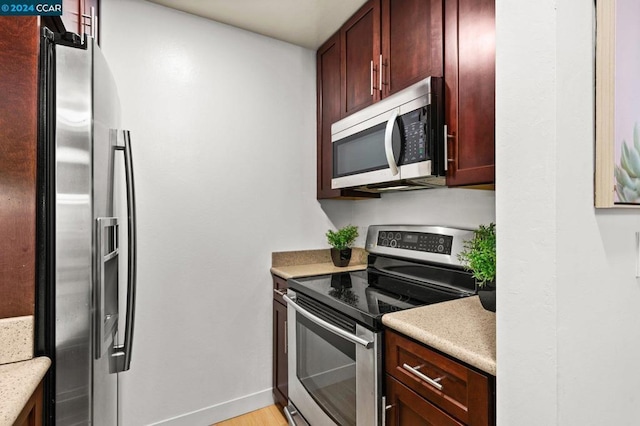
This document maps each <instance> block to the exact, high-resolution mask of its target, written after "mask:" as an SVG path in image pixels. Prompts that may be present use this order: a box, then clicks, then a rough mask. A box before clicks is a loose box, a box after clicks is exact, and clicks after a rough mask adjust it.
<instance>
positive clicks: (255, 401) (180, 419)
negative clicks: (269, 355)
mask: <svg viewBox="0 0 640 426" xmlns="http://www.w3.org/2000/svg"><path fill="white" fill-rule="evenodd" d="M273 403H274V402H273V390H272V388H269V389H265V390H263V391H260V392H256V393H252V394H250V395H246V396H242V397H240V398H236V399H232V400H231V401H226V402H221V403H220V404H216V405H212V406H210V407H205V408H201V409H200V410H196V411H192V412H190V413H185V414H181V415H179V416H176V417H172V418H170V419H166V420H162V421H160V422H157V423H152V424H151V425H149V426H157V425H162V426H194V425H202V426H207V425H211V424H213V423H217V422H221V421H223V420H227V419H230V418H232V417H236V416H239V415H241V414H245V413H248V412H250V411H255V410H259V409H260V408H264V407H267V406H269V405H273Z"/></svg>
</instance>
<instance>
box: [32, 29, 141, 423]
mask: <svg viewBox="0 0 640 426" xmlns="http://www.w3.org/2000/svg"><path fill="white" fill-rule="evenodd" d="M75 40H79V39H78V38H77V37H73V36H71V37H64V36H61V35H59V34H54V33H52V32H51V31H49V30H48V29H46V28H45V29H43V36H42V38H41V59H40V61H41V62H40V100H41V101H40V126H39V127H40V138H39V146H38V201H39V202H38V205H39V207H38V221H37V226H38V229H37V235H38V250H39V253H38V258H37V260H38V279H37V286H38V288H37V302H36V352H37V353H38V354H41V355H46V356H49V357H50V358H51V359H52V369H51V370H50V372H49V373H48V375H47V378H46V382H45V418H46V421H45V423H46V424H56V425H58V426H63V425H96V426H100V425H105V426H115V425H117V424H118V373H121V372H123V371H126V370H128V369H129V367H130V364H131V349H132V343H133V322H134V308H135V289H136V219H135V196H134V182H133V162H132V158H131V138H130V135H129V132H128V131H125V130H121V129H120V105H119V99H118V92H117V88H116V86H115V82H114V80H113V77H112V76H111V73H110V71H109V68H108V66H107V62H106V60H105V58H104V56H103V55H102V53H101V52H100V49H99V48H98V46H97V45H96V44H95V42H94V41H93V39H87V42H86V43H84V44H78V45H76V44H75V43H74V41H75Z"/></svg>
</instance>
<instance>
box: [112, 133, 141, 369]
mask: <svg viewBox="0 0 640 426" xmlns="http://www.w3.org/2000/svg"><path fill="white" fill-rule="evenodd" d="M123 136H124V146H116V147H115V149H117V150H120V151H124V169H125V175H126V186H127V216H128V225H129V226H128V227H127V228H128V236H129V238H128V243H129V246H128V256H129V258H128V259H127V265H128V267H127V272H128V274H127V312H126V315H125V321H126V322H125V330H124V342H123V344H122V345H117V346H114V348H113V349H114V351H113V354H112V355H111V356H112V357H113V360H114V361H115V372H117V373H119V372H122V371H127V370H129V368H130V366H131V348H132V345H133V325H134V320H135V311H136V266H137V237H136V235H137V232H136V197H135V192H134V183H133V161H132V159H131V135H130V133H129V131H128V130H124V131H123Z"/></svg>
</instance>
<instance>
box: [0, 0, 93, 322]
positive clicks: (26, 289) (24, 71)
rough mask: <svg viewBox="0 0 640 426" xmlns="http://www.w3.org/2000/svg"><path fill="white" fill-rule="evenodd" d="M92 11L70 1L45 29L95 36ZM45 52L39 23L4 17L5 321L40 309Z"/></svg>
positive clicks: (1, 172)
mask: <svg viewBox="0 0 640 426" xmlns="http://www.w3.org/2000/svg"><path fill="white" fill-rule="evenodd" d="M91 7H93V8H94V12H96V13H97V11H98V9H99V1H98V0H64V2H63V16H62V20H60V19H58V20H54V19H46V22H45V20H43V21H42V25H48V26H50V27H51V28H52V29H54V30H56V31H63V30H64V29H65V28H66V30H68V31H71V32H81V31H85V32H87V33H88V34H90V33H91V27H90V26H87V25H82V23H81V22H79V21H78V17H79V16H81V15H82V14H83V13H87V14H90V12H88V11H89V10H90V8H91ZM96 20H97V19H94V22H95V21H96ZM84 21H85V23H87V22H88V21H87V20H86V19H85V20H84ZM63 24H64V25H63ZM39 50H40V25H39V21H38V18H37V17H35V16H2V17H0V58H2V60H1V61H0V94H1V96H0V295H2V297H0V318H7V317H14V316H22V315H33V314H34V308H35V275H36V257H35V256H36V166H37V165H36V162H37V140H38V60H39Z"/></svg>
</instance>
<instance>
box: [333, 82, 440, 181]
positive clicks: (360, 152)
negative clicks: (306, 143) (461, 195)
mask: <svg viewBox="0 0 640 426" xmlns="http://www.w3.org/2000/svg"><path fill="white" fill-rule="evenodd" d="M443 99H444V97H443V87H442V78H437V77H428V78H426V79H424V80H422V81H419V82H418V83H415V84H413V85H412V86H410V87H408V88H406V89H404V90H402V91H400V92H398V93H396V94H394V95H392V96H389V97H388V98H385V99H383V100H382V101H380V102H377V103H375V104H373V105H371V106H369V107H367V108H365V109H363V110H361V111H358V112H356V113H354V114H352V115H350V116H348V117H346V118H343V119H342V120H340V121H337V122H335V123H333V125H332V126H331V142H332V147H333V179H332V180H331V187H332V188H334V189H336V188H357V189H358V190H360V191H367V192H380V191H384V190H402V189H417V188H429V187H438V186H443V185H445V183H446V182H445V176H444V175H445V173H446V169H447V153H446V149H447V145H446V140H445V127H444V121H443V120H444V119H443Z"/></svg>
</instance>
